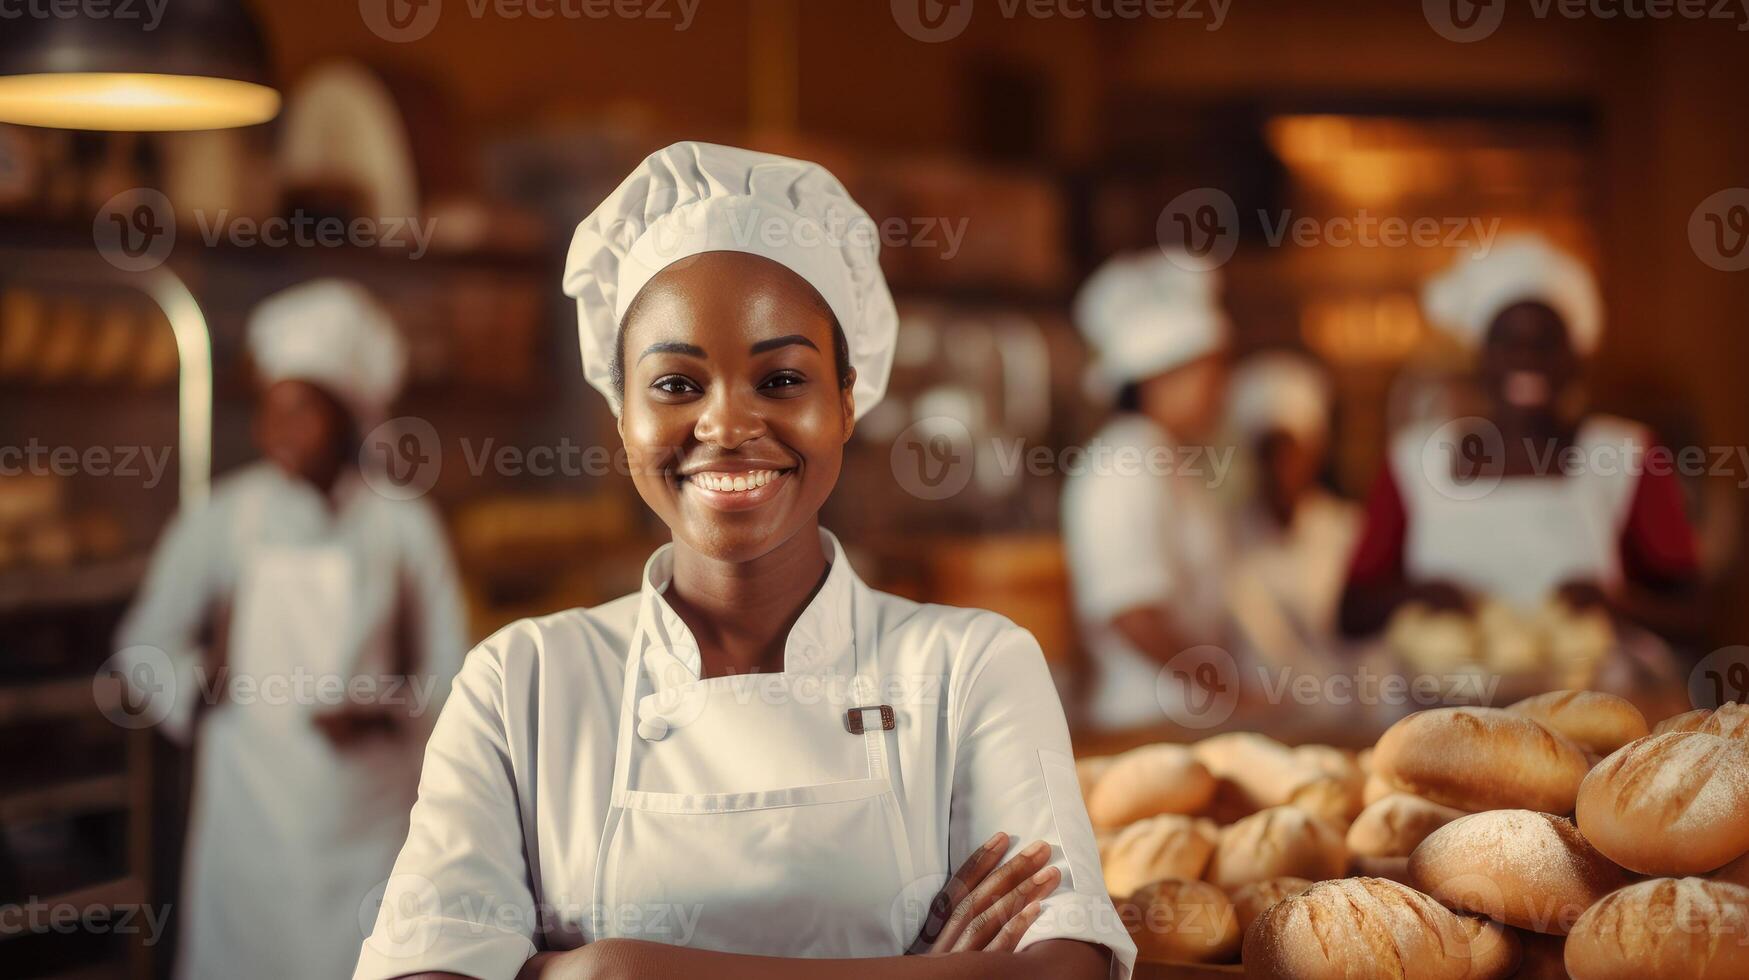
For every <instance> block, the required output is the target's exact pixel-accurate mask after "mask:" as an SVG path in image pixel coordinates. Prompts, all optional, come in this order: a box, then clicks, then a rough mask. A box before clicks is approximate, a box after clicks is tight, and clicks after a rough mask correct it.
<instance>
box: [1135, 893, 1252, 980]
mask: <svg viewBox="0 0 1749 980" xmlns="http://www.w3.org/2000/svg"><path fill="white" fill-rule="evenodd" d="M1118 914H1119V916H1120V917H1121V918H1122V919H1123V924H1124V927H1125V928H1126V929H1128V930H1129V933H1130V938H1132V939H1134V940H1135V942H1136V952H1137V953H1138V954H1139V955H1140V956H1141V958H1143V959H1147V960H1172V961H1176V962H1180V963H1221V962H1225V961H1227V960H1231V959H1232V958H1233V956H1234V954H1236V953H1238V952H1239V922H1238V918H1237V916H1236V915H1235V913H1234V911H1233V903H1231V902H1229V901H1228V900H1227V896H1226V895H1224V894H1222V893H1221V890H1220V889H1219V888H1216V887H1214V886H1213V885H1210V884H1208V883H1206V882H1201V881H1185V880H1183V879H1180V878H1172V879H1168V880H1166V881H1157V882H1154V883H1153V884H1150V885H1145V886H1143V887H1142V888H1141V889H1139V890H1138V891H1137V892H1136V893H1135V894H1134V895H1131V896H1130V897H1129V898H1127V899H1125V900H1123V901H1122V902H1119V903H1118Z"/></svg>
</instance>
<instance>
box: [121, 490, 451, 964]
mask: <svg viewBox="0 0 1749 980" xmlns="http://www.w3.org/2000/svg"><path fill="white" fill-rule="evenodd" d="M268 556H280V558H281V560H282V561H283V562H284V563H283V564H280V565H277V566H274V565H272V564H271V563H270V562H268V561H266V560H264V559H266V558H267V557H268ZM273 569H278V571H279V572H280V574H279V575H277V577H276V576H275V574H274V572H273ZM287 570H289V572H290V574H289V575H287V574H285V573H286V572H287ZM311 571H313V572H315V574H314V576H313V577H311V578H308V579H300V574H301V573H306V572H311ZM300 581H304V582H305V583H306V584H309V585H312V586H313V587H314V588H313V589H311V590H309V591H308V592H306V591H304V590H300V589H299V588H297V587H296V585H297V583H299V582H300ZM323 586H326V588H323ZM312 595H314V597H315V602H314V603H313V604H312V603H311V601H310V600H311V597H312ZM221 601H222V602H226V603H230V604H231V609H232V623H231V643H230V648H229V665H228V666H229V672H228V674H227V675H226V677H227V678H228V679H229V680H230V681H232V682H236V681H238V679H239V678H246V679H247V680H248V681H250V682H252V683H253V684H254V687H252V688H250V689H248V691H249V693H247V694H245V693H242V692H243V691H244V689H242V688H236V687H233V688H232V691H231V694H230V696H229V697H228V698H227V699H226V700H224V701H221V702H220V703H218V704H217V705H215V706H214V707H212V708H211V709H210V710H208V711H207V712H206V713H205V714H204V715H203V716H201V717H200V719H199V738H198V739H197V740H196V743H195V748H196V762H195V785H194V800H193V812H192V815H191V818H190V825H189V845H188V849H187V852H188V853H187V871H186V873H185V875H184V879H185V884H184V896H183V900H182V902H181V905H180V908H179V915H180V918H181V923H180V928H181V937H182V939H181V945H180V947H179V950H178V960H177V966H176V975H177V976H178V977H186V978H191V980H206V978H209V977H210V978H221V977H239V976H250V977H265V978H286V980H293V978H311V980H318V978H319V980H328V978H332V977H339V976H345V975H346V972H347V971H348V970H350V969H351V968H352V966H353V963H354V959H355V955H356V949H355V948H354V947H355V940H356V937H357V936H358V933H359V926H358V908H359V906H360V904H361V903H363V902H364V900H365V899H366V897H367V894H368V892H369V891H370V889H371V888H372V887H373V886H375V885H377V884H378V883H380V882H381V880H382V877H383V875H384V874H385V873H386V872H387V871H388V869H389V867H390V866H391V865H392V863H393V861H394V856H395V852H396V850H397V848H398V847H399V845H400V843H401V841H402V840H404V838H405V835H406V826H407V813H408V811H409V810H410V808H411V806H412V803H413V799H414V794H415V791H416V788H417V783H418V769H419V758H420V753H421V751H422V747H423V741H424V738H423V736H424V733H425V731H426V729H427V728H428V726H429V724H430V721H431V718H432V717H433V716H434V715H435V714H436V712H437V711H438V708H439V706H440V705H441V703H442V698H443V697H444V695H445V693H446V692H447V689H448V682H449V680H450V678H451V677H452V676H453V675H454V674H455V672H456V670H457V669H458V668H459V666H460V661H461V655H462V651H464V650H465V649H466V632H465V627H464V617H463V606H462V601H461V592H460V588H459V586H458V584H457V579H456V573H455V564H454V562H453V560H452V559H451V557H450V554H449V549H448V547H447V545H446V543H445V539H444V536H443V531H442V528H441V525H440V524H439V523H438V521H437V519H436V515H435V513H434V512H433V511H432V509H431V508H430V506H429V505H427V504H425V503H423V502H421V501H400V500H388V499H385V498H383V497H381V496H379V495H377V494H376V493H374V492H372V491H371V490H370V489H369V487H368V486H367V485H366V484H365V483H364V481H363V480H362V479H361V478H360V477H359V476H358V475H357V474H355V473H354V474H349V475H346V476H343V477H342V479H341V481H340V482H339V483H338V484H337V485H336V486H335V489H334V492H333V499H332V502H331V501H330V500H329V499H327V498H325V497H324V496H323V495H322V494H321V493H320V492H318V491H317V490H316V489H315V488H313V487H311V486H310V485H309V484H308V483H306V482H304V481H301V480H297V479H293V478H291V477H288V476H286V475H284V474H283V473H282V472H281V471H280V470H279V469H277V468H276V467H274V466H272V465H271V464H268V463H259V464H255V465H251V466H248V467H245V468H243V469H242V470H239V471H238V472H236V473H235V474H233V475H231V476H229V477H227V478H225V479H223V480H221V481H219V483H218V485H217V486H215V487H214V490H213V495H212V498H211V499H210V500H209V501H208V502H207V503H206V505H205V506H203V507H201V508H199V509H197V510H193V511H187V512H184V513H181V514H179V515H178V516H177V518H176V519H175V521H174V522H173V523H172V524H171V526H170V528H169V530H168V531H167V532H166V533H165V535H164V538H163V540H162V542H161V543H160V544H159V546H158V549H157V551H156V553H155V554H154V556H153V561H152V566H151V569H150V571H149V573H148V574H147V577H146V581H145V583H144V585H143V587H142V588H141V591H140V594H139V596H138V597H137V598H136V600H135V604H134V607H133V608H132V609H131V610H130V612H129V614H128V616H127V618H126V619H125V620H124V621H123V623H122V626H121V629H120V631H119V633H118V636H117V642H118V643H119V644H120V646H121V647H122V648H123V650H122V652H121V654H120V655H119V661H120V666H121V668H122V672H123V674H124V676H127V677H130V678H136V679H137V678H139V677H140V676H141V674H140V671H141V669H142V668H145V671H146V677H147V680H148V681H149V682H150V688H151V689H150V690H144V691H142V692H141V693H142V694H144V695H145V696H146V697H148V698H149V699H151V701H152V703H151V705H150V708H151V709H152V710H153V711H154V712H155V713H154V715H153V717H160V718H163V721H162V725H163V728H164V731H165V733H166V734H167V735H169V736H171V737H172V738H175V739H177V740H179V741H181V740H186V739H187V738H188V736H189V735H190V734H191V722H192V721H193V720H194V718H195V715H196V712H195V706H196V702H197V701H198V700H199V699H200V698H201V697H202V696H203V691H202V685H203V683H204V685H206V686H208V687H213V686H216V685H217V683H218V678H214V677H208V678H205V679H204V681H203V678H202V676H201V675H202V656H201V647H200V642H199V641H200V637H199V633H200V631H201V628H202V626H203V624H204V623H205V621H206V619H207V617H208V615H209V614H210V612H211V610H212V608H213V607H214V604H215V602H221ZM311 610H320V611H319V612H316V613H312V612H311ZM403 617H405V618H406V621H403ZM398 622H400V623H401V624H402V625H404V626H405V627H406V628H408V629H409V630H410V631H411V634H412V639H413V641H414V642H415V644H416V645H415V647H414V649H413V651H412V652H413V663H412V665H411V666H412V675H413V678H414V683H417V684H418V685H419V690H420V691H421V692H423V693H421V694H418V695H416V694H415V693H414V689H413V688H412V687H411V685H407V684H400V683H398V682H396V681H391V680H385V681H383V682H382V683H381V684H380V685H377V686H374V693H375V694H377V695H378V696H385V697H392V698H400V699H401V703H403V704H409V705H412V706H415V707H422V708H423V710H424V714H423V715H422V716H419V717H417V718H416V719H415V722H416V723H415V725H414V726H413V727H412V730H410V731H406V732H404V733H402V734H401V735H399V736H396V737H394V738H392V739H386V738H385V739H374V740H371V741H370V742H368V743H366V744H363V745H359V746H353V747H348V748H345V749H342V748H339V747H336V746H334V745H333V744H332V743H330V742H329V741H328V740H327V738H326V736H324V735H323V734H322V733H321V732H320V731H319V730H318V729H317V728H316V726H315V724H314V723H313V721H312V720H311V718H312V716H313V715H315V714H316V713H318V712H321V711H325V710H331V709H334V708H338V707H340V706H341V704H340V703H341V702H342V701H343V700H344V698H345V696H346V691H347V687H346V685H350V684H351V682H352V680H353V679H354V678H366V679H368V680H370V681H371V682H372V684H373V685H376V682H377V679H378V678H387V677H391V676H392V675H393V674H394V673H395V671H396V668H397V667H398V666H399V665H398V664H397V663H396V649H395V642H396V640H397V637H396V636H395V632H396V629H397V623H398ZM166 662H167V663H168V665H169V666H170V667H172V668H173V669H174V671H175V683H174V684H168V683H164V680H165V679H163V678H161V677H159V676H152V675H155V674H156V673H157V672H158V671H159V670H161V669H163V667H164V666H165V665H166ZM391 683H394V684H396V687H397V688H398V690H397V689H391V688H389V687H388V685H389V684H391ZM358 690H359V692H360V693H366V694H368V693H371V692H369V691H367V690H365V689H363V688H359V689H358ZM415 697H429V698H430V701H429V702H427V703H425V704H423V705H421V704H419V702H417V701H415V700H413V699H414V698H415Z"/></svg>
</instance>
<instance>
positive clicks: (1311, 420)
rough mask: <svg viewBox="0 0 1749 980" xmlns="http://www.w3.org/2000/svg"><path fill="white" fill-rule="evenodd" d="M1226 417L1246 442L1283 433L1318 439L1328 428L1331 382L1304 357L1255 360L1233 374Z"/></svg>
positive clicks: (1282, 354)
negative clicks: (1280, 431)
mask: <svg viewBox="0 0 1749 980" xmlns="http://www.w3.org/2000/svg"><path fill="white" fill-rule="evenodd" d="M1227 412H1228V417H1229V420H1230V421H1231V423H1232V426H1233V428H1234V429H1235V430H1237V431H1238V432H1239V433H1240V434H1241V435H1243V436H1245V437H1246V438H1255V437H1257V436H1259V435H1262V434H1263V433H1265V432H1268V431H1270V430H1271V429H1284V430H1286V431H1288V432H1291V433H1293V434H1294V435H1296V436H1299V437H1300V438H1302V439H1322V438H1323V437H1324V435H1325V433H1326V432H1327V431H1328V430H1329V426H1330V380H1329V377H1328V375H1326V374H1325V372H1324V369H1323V368H1322V367H1321V366H1319V365H1318V364H1317V362H1315V361H1313V360H1312V359H1311V358H1309V357H1306V356H1305V355H1303V354H1296V353H1292V352H1290V351H1267V352H1265V353H1261V354H1253V355H1252V356H1250V357H1247V358H1245V360H1244V361H1242V362H1240V363H1239V365H1238V367H1236V368H1234V369H1233V379H1232V383H1231V385H1230V386H1229V388H1228V389H1227Z"/></svg>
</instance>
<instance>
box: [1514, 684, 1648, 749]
mask: <svg viewBox="0 0 1749 980" xmlns="http://www.w3.org/2000/svg"><path fill="white" fill-rule="evenodd" d="M1506 710H1507V711H1516V712H1518V713H1519V714H1521V715H1525V716H1527V717H1530V718H1535V719H1536V720H1537V721H1540V722H1542V724H1543V727H1545V728H1547V729H1548V730H1549V731H1552V732H1554V733H1555V734H1557V735H1565V736H1566V737H1567V738H1569V739H1571V740H1572V741H1573V742H1574V743H1576V744H1577V745H1578V746H1579V747H1580V748H1582V749H1584V750H1586V751H1587V752H1595V753H1597V754H1598V755H1608V754H1610V753H1611V752H1614V751H1615V750H1616V749H1619V748H1621V747H1622V746H1624V745H1626V744H1628V743H1629V742H1631V741H1633V740H1634V739H1636V738H1644V737H1645V736H1646V735H1648V734H1649V733H1650V729H1649V728H1647V726H1646V716H1645V715H1642V714H1640V709H1638V708H1636V707H1634V706H1633V705H1632V704H1631V703H1629V702H1628V701H1627V700H1626V699H1623V698H1618V697H1616V696H1615V695H1613V694H1603V693H1600V692H1598V691H1550V692H1548V693H1547V694H1538V695H1536V696H1535V697H1529V698H1525V699H1524V700H1523V701H1520V702H1518V703H1517V704H1514V705H1512V706H1511V707H1508V708H1507V709H1506Z"/></svg>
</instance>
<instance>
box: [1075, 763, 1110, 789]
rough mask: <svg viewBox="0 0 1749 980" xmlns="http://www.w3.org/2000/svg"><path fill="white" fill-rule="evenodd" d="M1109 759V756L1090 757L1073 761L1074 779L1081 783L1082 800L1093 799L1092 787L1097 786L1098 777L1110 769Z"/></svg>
mask: <svg viewBox="0 0 1749 980" xmlns="http://www.w3.org/2000/svg"><path fill="white" fill-rule="evenodd" d="M1111 759H1112V757H1111V756H1109V755H1091V756H1088V757H1086V758H1084V759H1076V760H1075V778H1076V779H1077V780H1078V781H1079V782H1080V783H1081V798H1082V799H1083V800H1090V799H1092V798H1093V787H1094V786H1097V785H1098V784H1099V777H1101V776H1103V775H1105V771H1106V770H1107V769H1110V768H1111Z"/></svg>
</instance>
